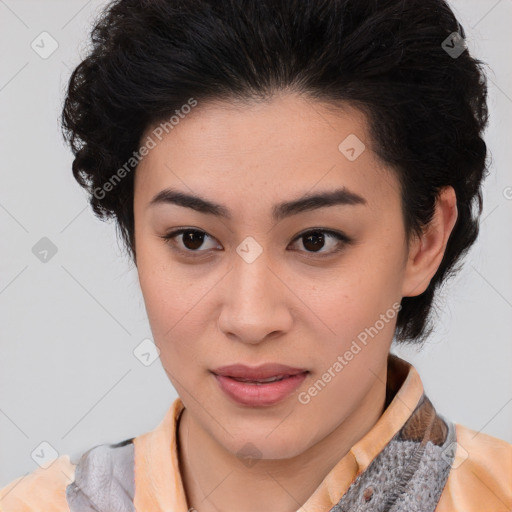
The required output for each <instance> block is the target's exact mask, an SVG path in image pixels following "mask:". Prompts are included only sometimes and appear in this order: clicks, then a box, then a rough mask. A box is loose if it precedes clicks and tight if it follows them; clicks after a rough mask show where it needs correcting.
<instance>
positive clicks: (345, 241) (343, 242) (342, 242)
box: [160, 228, 353, 258]
mask: <svg viewBox="0 0 512 512" xmlns="http://www.w3.org/2000/svg"><path fill="white" fill-rule="evenodd" d="M185 232H192V233H203V234H204V235H206V236H207V237H209V238H212V239H214V238H213V237H211V236H210V235H208V233H206V232H205V231H202V230H200V229H192V228H180V229H176V230H174V231H171V232H170V233H167V234H166V235H164V236H161V237H160V238H162V239H163V240H165V242H166V243H167V244H169V245H170V246H171V249H172V250H174V251H177V252H179V253H182V254H186V256H187V257H192V258H202V257H204V255H200V254H196V253H201V252H208V251H200V250H196V251H193V250H190V249H185V250H183V249H178V248H176V247H173V242H174V240H173V239H174V238H176V237H177V236H178V235H181V234H183V233H185ZM315 233H323V234H326V235H327V236H332V237H333V238H335V239H337V240H338V242H339V245H338V247H337V248H336V249H334V250H332V251H330V252H327V253H320V252H314V251H305V252H306V253H307V254H309V255H311V256H312V257H316V258H324V257H329V256H332V255H333V254H337V253H339V252H340V251H342V250H343V249H344V248H345V246H347V245H350V244H351V243H352V242H353V240H352V239H351V238H350V237H348V236H347V235H345V234H344V233H341V232H337V231H333V230H330V229H321V228H311V229H308V230H307V231H303V232H302V233H299V234H298V235H297V236H296V237H295V238H294V239H293V240H292V243H295V242H296V241H298V240H300V239H301V238H303V237H305V236H307V235H310V234H315Z"/></svg>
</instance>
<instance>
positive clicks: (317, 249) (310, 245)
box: [161, 228, 351, 255]
mask: <svg viewBox="0 0 512 512" xmlns="http://www.w3.org/2000/svg"><path fill="white" fill-rule="evenodd" d="M180 235H182V241H181V243H182V244H183V245H184V246H185V249H182V248H181V247H177V248H176V250H177V251H179V252H185V253H188V254H187V255H193V253H197V252H207V250H208V248H207V249H206V250H205V249H203V250H201V251H198V249H199V248H200V247H201V246H202V245H203V243H204V240H205V239H207V238H210V239H211V240H214V238H213V237H211V236H210V235H208V233H206V232H204V231H201V230H199V229H190V228H188V229H187V228H181V229H177V230H175V231H172V232H171V233H168V234H167V235H164V236H162V237H161V238H163V239H164V240H166V241H167V242H168V243H170V244H172V245H174V246H175V245H176V240H175V239H176V238H177V237H178V236H180ZM329 239H330V240H331V244H330V246H331V248H330V249H329V247H328V249H327V250H325V251H321V249H323V248H324V247H325V246H326V240H329ZM299 240H303V245H304V247H306V249H307V250H306V252H307V253H313V254H325V253H327V254H333V253H336V252H338V251H340V250H341V249H342V248H343V246H344V245H346V244H349V243H350V242H351V239H350V238H349V237H348V236H346V235H345V234H343V233H338V232H337V231H331V230H326V229H319V228H315V229H310V230H308V231H305V232H303V233H301V234H299V235H298V236H296V237H295V238H294V240H293V242H292V243H295V242H297V241H299ZM327 246H329V244H327Z"/></svg>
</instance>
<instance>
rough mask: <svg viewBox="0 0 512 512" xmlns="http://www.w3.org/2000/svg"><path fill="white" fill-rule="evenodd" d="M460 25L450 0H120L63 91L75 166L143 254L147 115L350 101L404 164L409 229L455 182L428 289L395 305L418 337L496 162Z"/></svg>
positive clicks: (467, 243)
mask: <svg viewBox="0 0 512 512" xmlns="http://www.w3.org/2000/svg"><path fill="white" fill-rule="evenodd" d="M464 37H465V36H464V30H463V28H462V26H461V25H460V24H459V23H458V21H457V20H456V18H455V16H454V14H453V13H452V11H451V9H450V8H449V7H448V5H447V4H446V2H445V1H444V0H407V1H404V0H314V1H311V0H258V1H255V0H114V1H112V2H110V3H109V4H108V6H107V7H106V8H105V9H104V10H103V11H102V13H101V14H100V16H99V18H98V20H97V21H96V24H95V26H94V28H93V30H92V33H91V41H92V46H91V48H90V50H89V51H88V55H87V57H86V58H85V59H84V60H83V61H82V62H81V63H80V64H79V65H78V67H77V68H76V69H75V70H74V71H73V73H72V75H71V78H70V80H69V85H68V89H67V96H66V98H65V100H64V106H63V112H62V119H61V120H62V129H63V133H64V137H65V139H66V141H67V142H68V143H69V144H70V146H71V148H72V151H73V154H74V156H75V159H74V161H73V174H74V176H75V178H76V180H77V181H78V183H79V184H80V185H81V186H82V187H84V188H85V189H86V190H87V191H88V193H89V201H90V204H91V206H92V208H93V211H94V212H95V214H96V215H97V216H98V217H100V218H101V219H106V218H111V217H114V218H115V219H116V221H117V222H116V227H117V228H118V230H119V231H120V235H121V237H122V239H123V242H124V247H125V249H126V250H127V252H128V253H129V255H131V257H132V258H133V261H134V262H135V264H136V253H135V240H134V214H133V191H134V189H133V178H134V172H127V171H126V170H128V171H129V170H130V169H132V168H133V169H135V168H136V162H134V158H132V156H133V153H134V151H136V150H137V149H138V148H139V144H140V140H141V137H142V135H143V134H144V133H145V131H146V130H147V129H148V127H151V126H153V125H155V124H157V123H159V122H162V121H164V120H168V119H169V118H170V116H172V115H173V114H175V113H177V112H178V111H179V110H180V108H181V107H182V106H183V105H186V104H187V103H189V101H190V98H194V99H195V101H198V102H199V103H200V102H206V101H208V100H226V101H249V100H261V101H263V100H265V99H268V98H271V97H272V95H273V94H275V93H276V92H278V91H283V90H286V91H294V92H299V93H301V94H303V95H306V96H307V97H308V98H310V99H314V100H317V101H320V102H323V103H325V104H326V105H332V106H333V107H334V108H336V107H337V106H340V105H341V106H343V105H344V104H345V105H347V104H349V105H353V106H355V107H357V108H359V109H360V110H362V111H363V112H364V113H365V114H366V116H367V119H368V123H369V129H370V135H371V138H372V141H371V142H372V146H373V149H374V151H375V153H376V154H377V155H378V156H379V157H380V158H381V159H382V160H383V161H384V162H386V163H388V164H390V165H391V167H392V168H393V169H394V170H395V171H396V174H397V177H398V178H399V182H400V184H401V196H402V210H403V218H404V225H405V228H406V233H407V236H408V240H409V236H410V235H412V234H414V233H416V234H420V233H421V232H422V230H423V229H424V228H425V226H427V225H428V223H429V222H430V221H431V219H432V217H433V213H434V209H435V202H436V198H437V196H438V193H439V191H440V189H441V188H442V187H444V186H448V185H450V186H452V187H453V188H454V189H455V192H456V195H457V208H458V219H457V222H456V224H455V226H454V229H453V231H452V234H451V236H450V238H449V240H448V244H447V247H446V251H445V254H444V257H443V260H442V262H441V264H440V266H439V269H438V270H437V273H436V274H435V275H434V277H433V278H432V280H431V282H430V284H429V286H428V288H427V289H426V290H425V291H424V292H423V293H422V294H420V295H418V296H416V297H403V298H402V301H401V305H402V308H401V310H400V311H399V314H398V317H397V328H396V331H395V339H396V341H397V342H398V343H408V342H409V343H415V344H418V345H421V344H422V343H423V342H424V341H425V339H426V338H427V337H428V336H429V335H430V333H431V331H432V329H433V327H432V319H431V313H432V311H433V299H434V291H435V290H436V289H437V288H438V287H440V285H441V283H442V282H443V281H444V280H445V279H446V278H448V277H449V276H451V275H453V274H455V273H456V272H458V271H459V269H460V266H457V267H456V266H455V265H456V263H457V262H458V261H459V260H460V259H461V258H462V257H463V256H464V255H465V254H466V252H467V251H468V249H469V248H470V247H471V245H472V244H473V243H474V242H475V240H476V238H477V236H478V230H479V224H478V219H479V216H480V214H481V213H482V192H481V184H482V180H483V179H484V178H485V176H486V174H487V172H488V171H487V161H486V152H487V149H486V144H485V142H484V140H483V138H482V132H483V130H484V128H485V126H486V124H487V117H488V111H487V103H486V98H487V83H486V78H485V75H484V72H483V67H484V64H483V63H482V62H481V61H479V60H476V59H475V58H473V57H472V56H471V55H470V54H469V52H468V50H467V49H466V48H465V47H464V46H460V45H461V44H463V42H464V39H463V38H464ZM457 45H458V46H457ZM450 49H452V51H450ZM457 49H459V51H458V52H454V51H453V50H457ZM127 162H130V167H127V165H126V163H127ZM123 166H124V169H125V172H124V173H123V174H122V175H123V179H120V180H118V181H119V182H118V183H116V186H115V188H114V190H110V189H112V188H113V187H112V185H111V184H112V177H113V175H114V174H115V172H116V170H118V169H121V168H122V167H123ZM109 183H110V185H109ZM98 191H101V193H99V192H98ZM106 191H108V192H106ZM474 204H476V205H477V207H478V211H477V212H474V211H473V206H474Z"/></svg>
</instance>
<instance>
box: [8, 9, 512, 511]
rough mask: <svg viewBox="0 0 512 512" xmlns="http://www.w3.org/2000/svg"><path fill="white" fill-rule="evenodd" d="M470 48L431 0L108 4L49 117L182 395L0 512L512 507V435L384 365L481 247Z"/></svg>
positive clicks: (478, 125) (39, 480)
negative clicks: (112, 235) (463, 414)
mask: <svg viewBox="0 0 512 512" xmlns="http://www.w3.org/2000/svg"><path fill="white" fill-rule="evenodd" d="M463 37H464V33H463V30H462V27H461V26H460V25H459V24H458V23H457V21H456V19H455V17H454V15H453V13H452V12H451V10H450V9H449V8H448V6H447V5H446V3H445V2H444V1H443V0H409V1H407V2H403V1H401V0H380V1H378V2H377V1H374V0H319V1H316V2H312V1H305V0H286V1H284V0H283V1H282V2H275V1H270V0H260V1H258V2H253V1H248V0H245V1H244V0H181V1H180V0H151V1H149V0H143V1H141V0H138V1H135V0H117V1H114V2H112V3H111V4H109V6H108V8H107V9H106V10H105V12H104V15H103V16H102V17H101V19H100V20H99V21H98V23H97V25H96V26H95V28H94V31H93V34H92V40H93V47H92V48H91V50H90V53H89V55H88V56H87V58H86V59H85V60H84V61H83V62H82V63H81V64H80V65H79V66H78V67H77V69H76V70H75V71H74V73H73V74H72V76H71V79H70V83H69V89H68V93H67V97H66V100H65V105H64V111H63V127H64V131H65V135H66V137H67V140H68V141H69V143H70V145H71V147H72V149H73V152H74V155H75V160H74V162H73V173H74V176H75V178H76V179H77V181H78V182H79V183H80V185H82V186H83V187H85V188H86V189H87V190H88V192H89V194H90V203H91V206H92V207H93V209H94V211H95V213H96V214H97V215H98V216H100V217H103V218H105V217H114V218H115V219H116V221H117V225H118V226H119V229H120V233H121V236H122V239H123V241H124V242H125V245H126V248H127V250H128V253H129V254H130V256H131V257H132V258H133V262H134V263H135V265H136V267H137V271H138V275H139V281H140V285H141V290H142V292H143V296H144V300H145V305H146V310H147V313H148V318H149V322H150V325H151V329H152V332H153V336H154V340H155V343H156V345H157V347H158V349H159V353H160V359H161V361H162V365H163V367H164V369H165V371H166V372H167V374H168V376H169V379H170V381H171V383H172V384H173V386H174V387H175V388H176V390H177V392H178V394H179V398H177V399H176V401H175V402H174V403H173V404H172V406H171V407H170V409H169V411H168V413H167V415H166V416H165V418H164V419H163V420H162V422H161V423H160V425H158V426H157V427H156V428H155V430H153V431H151V432H148V433H145V434H141V435H139V436H137V437H135V438H133V439H127V440H122V441H121V442H119V443H117V444H111V445H107V444H105V445H101V446H97V447H93V448H91V449H90V450H88V451H87V452H86V453H84V454H83V455H82V457H81V458H80V460H79V461H73V462H71V461H70V460H69V457H67V456H62V457H60V458H59V459H57V460H56V461H55V462H54V463H53V464H52V465H51V466H50V467H49V468H47V469H44V470H43V469H40V470H37V471H35V472H34V473H32V474H30V475H29V476H28V477H26V478H23V479H18V480H17V481H15V482H13V483H12V484H10V485H9V486H7V487H6V488H4V489H3V490H2V491H0V496H1V498H2V499H1V500H0V508H1V510H3V511H5V512H14V511H35V510H38V511H39V510H52V511H59V512H60V511H71V512H84V511H93V510H94V511H102V512H107V511H109V512H110V511H123V512H125V511H135V510H136V511H151V512H170V511H173V512H186V511H190V510H197V511H199V512H213V511H223V512H225V511H232V510H233V511H237V512H249V511H251V512H252V511H258V512H260V511H272V512H273V511H279V512H293V511H298V510H301V511H302V510H304V511H308V512H328V511H333V512H334V511H336V512H338V511H349V510H350V511H377V510H378V511H394V512H396V511H422V512H430V511H434V510H435V511H437V512H459V511H460V512H462V511H464V512H477V511H478V512H483V511H489V512H490V511H492V512H499V511H503V512H505V511H510V510H511V508H512V445H510V444H509V443H507V442H505V441H503V440H500V439H497V438H494V437H491V436H488V435H485V434H483V433H477V432H475V431H472V430H471V429H469V428H467V427H464V426H463V425H459V424H454V423H453V422H452V421H450V419H449V417H448V416H445V415H443V414H440V413H438V412H437V411H436V409H435V407H434V406H433V404H432V403H431V402H430V400H429V399H428V397H427V396H426V395H425V393H424V390H423V385H422V382H421V379H420V377H419V374H418V373H417V371H416V370H415V368H414V367H413V366H412V365H410V364H409V363H407V362H406V361H404V360H403V359H400V358H398V357H397V356H395V355H393V354H392V353H390V346H391V343H392V341H393V339H395V340H396V341H397V342H398V343H406V342H407V343H416V344H419V345H421V344H422V343H423V342H424V341H425V340H426V338H427V337H428V335H429V334H430V332H431V330H432V327H433V326H432V322H431V319H430V312H431V309H432V305H433V301H434V297H435V292H436V290H437V289H438V288H439V287H440V285H441V284H442V283H444V282H445V280H446V279H447V278H448V277H449V276H450V275H452V274H453V273H454V272H455V270H454V269H455V265H456V263H458V262H459V261H460V260H461V258H462V256H463V255H464V254H465V253H466V252H467V251H468V249H469V248H470V247H471V246H472V244H473V243H474V241H475V240H476V238H477V235H478V216H479V214H480V213H481V210H482V196H481V184H482V180H483V178H484V177H485V175H486V161H485V159H486V145H485V143H484V141H483V139H482V132H483V130H484V128H485V126H486V122H487V107H486V82H485V77H484V75H483V73H482V70H481V65H480V63H479V62H478V61H476V60H475V59H474V58H472V57H471V56H470V55H469V53H468V51H467V49H466V47H465V45H464V39H463ZM475 205H476V206H477V207H478V209H477V212H476V213H475V212H474V211H473V207H474V206H475Z"/></svg>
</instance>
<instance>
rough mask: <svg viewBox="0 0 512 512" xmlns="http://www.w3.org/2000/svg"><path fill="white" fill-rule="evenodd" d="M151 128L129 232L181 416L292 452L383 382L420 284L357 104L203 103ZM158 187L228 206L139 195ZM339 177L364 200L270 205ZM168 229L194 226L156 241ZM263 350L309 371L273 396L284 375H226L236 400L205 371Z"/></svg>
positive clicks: (226, 436)
mask: <svg viewBox="0 0 512 512" xmlns="http://www.w3.org/2000/svg"><path fill="white" fill-rule="evenodd" d="M153 128H154V127H152V129H153ZM160 131H161V130H160ZM148 135H151V131H150V130H148V131H147V133H146V134H145V135H144V137H143V138H142V139H141V140H142V141H145V140H146V137H147V136H148ZM151 136H152V137H153V139H155V140H156V141H157V144H156V146H155V147H153V148H152V149H150V150H149V153H148V154H147V156H145V157H144V159H143V160H142V162H141V163H140V165H139V167H138V168H137V171H136V177H135V200H134V215H135V240H136V252H137V268H138V273H139V279H140V285H141V289H142V293H143V296H144V300H145V305H146V309H147V313H148V318H149V322H150V325H151V329H152V332H153V336H154V340H155V343H156V345H157V346H158V348H159V349H160V358H161V361H162V364H163V366H164V368H165V370H166V372H167V373H168V375H169V378H170V380H171V381H172V383H173V385H174V387H175V388H176V390H177V391H178V393H179V395H180V397H181V399H182V400H183V402H184V404H185V407H186V408H187V410H188V412H189V415H190V418H191V419H190V421H193V422H194V423H195V424H196V425H197V426H198V427H200V428H201V429H203V431H204V432H206V433H207V434H208V435H209V436H211V438H212V439H214V440H216V441H217V442H218V443H219V444H220V445H221V446H223V447H224V448H225V449H226V450H228V451H229V452H231V453H233V454H236V453H237V452H239V451H240V450H242V449H244V447H246V446H248V444H247V443H252V445H254V446H255V447H256V448H257V450H258V451H259V452H260V453H261V456H262V457H264V458H269V459H278V458H288V457H293V456H296V455H298V454H300V453H302V452H304V451H305V450H306V449H308V448H309V447H311V446H313V445H314V444H315V443H317V442H319V441H320V440H322V439H323V438H325V437H326V436H328V435H329V434H330V433H331V432H333V431H334V429H336V427H338V426H339V425H340V424H341V423H342V422H344V421H345V420H346V419H347V418H348V417H350V416H351V415H353V414H354V412H355V411H356V410H357V409H358V408H359V407H360V406H361V404H362V403H364V398H365V397H366V396H367V395H368V394H369V393H370V392H371V391H372V390H375V389H376V387H379V386H380V388H381V391H382V392H383V390H384V389H385V374H384V375H383V374H382V369H383V368H385V365H386V359H387V354H388V351H389V347H390V344H391V341H392V338H393V333H394V329H395V323H396V314H397V309H398V307H399V306H398V304H399V303H400V300H401V298H402V296H404V295H407V294H408V292H410V291H412V290H413V289H414V288H415V287H416V286H417V284H418V283H417V282H416V283H413V282H412V281H413V279H412V277H408V274H407V273H406V265H407V256H408V255H407V247H406V240H405V233H404V227H403V221H402V213H401V204H400V195H399V186H398V182H397V180H396V178H395V176H394V174H393V173H392V172H391V171H390V170H389V169H386V168H385V167H384V166H383V164H381V163H380V162H379V161H378V159H377V157H376V156H375V154H374V153H373V151H372V149H371V148H370V142H369V138H368V131H367V125H366V121H365V118H364V117H363V115H362V114H361V113H360V112H358V111H356V110H348V109H347V110H346V112H344V113H341V112H340V113H337V114H335V113H333V112H332V111H331V112H329V111H327V110H325V109H324V108H323V107H322V106H321V105H320V104H319V103H314V102H310V101H306V100H304V99H301V98H300V97H298V96H292V95H287V96H281V97H278V98H276V99H274V100H273V101H272V102H271V103H260V104H258V105H254V106H250V107H249V106H235V105H234V104H223V103H217V104H212V103H211V104H208V105H201V104H200V103H199V104H198V105H197V106H196V107H195V108H194V109H192V112H191V113H189V114H188V115H186V116H183V118H180V120H179V123H178V124H175V125H174V128H172V129H170V130H169V128H168V133H166V132H165V131H164V134H163V136H161V135H160V138H161V139H162V140H161V141H158V139H156V138H155V136H154V135H151ZM340 144H341V145H340ZM363 144H364V145H365V146H363ZM166 189H172V190H173V191H174V192H180V193H182V194H183V195H189V196H197V197H199V198H201V200H202V201H205V202H206V201H207V202H209V203H215V204H216V205H219V210H221V211H222V212H224V213H226V215H225V216H224V215H220V214H219V215H216V214H214V213H213V209H212V208H201V211H199V210H200V208H199V207H198V208H194V207H187V206H185V205H184V204H183V203H182V204H176V203H175V202H173V201H171V200H170V198H169V197H168V199H169V200H168V201H165V200H160V201H156V202H154V203H153V204H151V203H152V200H153V198H155V196H157V195H158V194H159V193H161V192H162V191H164V190H166ZM341 189H344V190H346V191H349V192H350V193H351V194H354V195H357V196H360V198H361V199H360V200H358V201H349V202H343V201H340V202H338V203H334V202H333V203H332V204H331V205H330V206H329V205H328V204H327V203H326V202H325V203H322V200H321V199H318V200H312V201H310V202H307V201H306V202H301V203H300V205H299V206H297V207H293V206H290V207H283V206H279V205H282V204H287V203H293V202H295V201H297V200H300V199H301V198H303V197H304V196H316V195H322V194H326V195H329V194H333V193H334V192H335V191H338V190H341ZM339 198H341V199H343V196H342V195H341V194H340V195H339ZM200 204H203V203H202V202H201V203H200V202H199V200H196V201H195V202H192V201H190V202H189V205H190V206H194V205H195V206H199V205H200ZM180 228H186V229H187V230H196V231H197V232H194V231H189V232H185V233H184V234H178V235H177V236H175V237H174V238H173V239H169V240H165V239H164V238H163V237H165V236H166V235H167V234H169V233H171V232H172V231H175V230H178V229H180ZM311 231H313V233H311ZM335 234H339V235H340V236H341V237H342V239H341V240H338V239H337V238H336V236H335ZM343 237H347V239H348V240H349V241H345V242H344V241H343V240H344V239H343ZM427 284H428V283H427ZM421 291H422V290H418V291H417V293H420V292H421ZM417 293H416V294H417ZM264 363H279V364H282V365H287V366H290V367H293V368H297V369H299V370H307V373H306V374H304V375H305V376H304V378H297V377H296V378H295V379H294V380H295V381H296V383H298V384H296V385H297V386H298V387H296V388H294V387H293V386H291V387H292V389H291V391H290V392H289V393H288V394H287V395H285V396H284V397H281V398H279V396H278V395H279V393H280V391H282V390H283V389H284V388H285V387H286V386H287V385H288V384H289V383H290V382H291V381H290V380H288V381H287V382H288V384H284V385H283V384H282V383H281V384H274V385H270V387H269V385H268V384H267V385H261V386H260V385H258V384H249V383H246V384H237V383H236V382H233V379H229V378H228V380H229V381H230V382H231V385H232V386H234V387H236V388H237V389H238V390H239V392H240V393H242V394H243V393H244V390H245V393H248V394H249V395H250V396H253V398H252V399H251V400H252V401H251V400H249V399H248V401H247V403H241V402H240V401H238V400H237V399H234V398H233V397H232V396H230V395H228V394H227V393H226V392H225V391H223V389H222V387H221V385H220V383H219V380H218V378H217V377H216V376H215V374H214V373H212V372H214V371H215V370H216V369H218V368H219V367H221V366H225V365H232V364H243V365H247V366H249V367H254V366H259V365H261V364H264ZM382 377H384V378H382ZM226 382H228V381H226ZM249 386H251V388H249ZM315 386H316V387H315ZM257 387H261V389H260V390H258V389H257ZM264 388H266V390H264ZM244 396H247V394H246V395H244ZM254 396H256V397H255V398H254ZM258 396H259V400H260V401H259V402H258ZM276 400H277V401H276Z"/></svg>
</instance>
